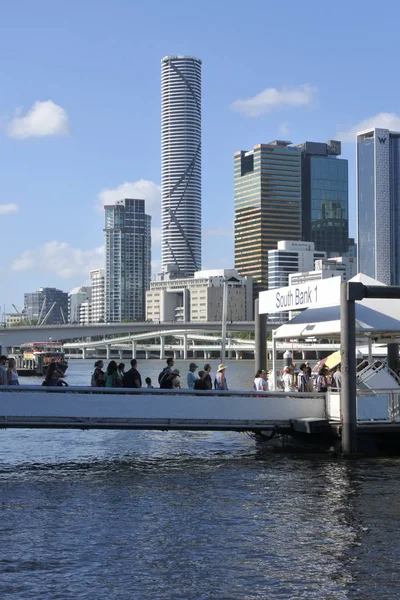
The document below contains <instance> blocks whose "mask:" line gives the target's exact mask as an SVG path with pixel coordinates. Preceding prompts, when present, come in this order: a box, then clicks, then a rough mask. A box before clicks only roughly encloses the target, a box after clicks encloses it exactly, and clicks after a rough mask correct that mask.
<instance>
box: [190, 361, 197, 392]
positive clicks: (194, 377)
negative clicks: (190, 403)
mask: <svg viewBox="0 0 400 600" xmlns="http://www.w3.org/2000/svg"><path fill="white" fill-rule="evenodd" d="M197 368H198V365H196V363H193V362H192V363H190V365H189V372H188V374H187V384H188V388H189V390H194V385H195V383H196V381H197V379H198V377H197V375H196V373H195V371H196V369H197Z"/></svg>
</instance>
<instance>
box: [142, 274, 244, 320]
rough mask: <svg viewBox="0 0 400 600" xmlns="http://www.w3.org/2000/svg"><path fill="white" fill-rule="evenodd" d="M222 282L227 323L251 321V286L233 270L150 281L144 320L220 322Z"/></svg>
mask: <svg viewBox="0 0 400 600" xmlns="http://www.w3.org/2000/svg"><path fill="white" fill-rule="evenodd" d="M224 281H227V284H228V307H227V319H228V321H247V320H249V321H250V320H252V317H253V294H252V282H251V278H249V277H241V276H240V275H239V274H238V273H237V271H236V270H235V269H216V270H209V271H197V272H196V273H195V274H194V277H190V278H178V279H174V278H172V279H169V278H166V279H163V280H159V281H152V282H151V284H150V290H149V291H148V292H146V319H147V320H149V321H155V322H160V323H162V322H169V321H176V322H184V321H221V319H222V306H223V289H224Z"/></svg>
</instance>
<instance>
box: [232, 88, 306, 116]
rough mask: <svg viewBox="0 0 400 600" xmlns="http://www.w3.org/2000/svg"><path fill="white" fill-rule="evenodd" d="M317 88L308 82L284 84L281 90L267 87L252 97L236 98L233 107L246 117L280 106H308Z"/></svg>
mask: <svg viewBox="0 0 400 600" xmlns="http://www.w3.org/2000/svg"><path fill="white" fill-rule="evenodd" d="M315 92H316V88H315V87H313V86H310V85H307V84H304V85H300V86H298V87H294V86H287V87H286V86H284V87H283V88H282V89H281V90H277V89H276V88H267V89H265V90H264V91H262V92H260V93H259V94H257V95H256V96H253V97H252V98H247V99H246V100H236V101H235V102H233V104H232V105H231V109H232V110H234V111H236V112H240V113H242V114H243V115H245V116H246V117H260V116H261V115H264V114H266V113H268V112H270V111H271V110H274V109H278V108H293V107H296V106H307V105H309V104H311V103H312V101H313V99H314V94H315Z"/></svg>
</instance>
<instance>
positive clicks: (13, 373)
mask: <svg viewBox="0 0 400 600" xmlns="http://www.w3.org/2000/svg"><path fill="white" fill-rule="evenodd" d="M7 385H19V381H18V372H17V363H16V361H15V358H9V359H8V369H7Z"/></svg>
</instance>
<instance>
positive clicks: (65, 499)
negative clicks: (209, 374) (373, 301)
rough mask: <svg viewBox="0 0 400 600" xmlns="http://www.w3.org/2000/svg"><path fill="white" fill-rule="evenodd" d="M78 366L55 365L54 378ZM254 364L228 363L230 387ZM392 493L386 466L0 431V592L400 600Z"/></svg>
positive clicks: (227, 444) (157, 439) (399, 478)
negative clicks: (60, 367)
mask: <svg viewBox="0 0 400 600" xmlns="http://www.w3.org/2000/svg"><path fill="white" fill-rule="evenodd" d="M160 365H161V366H162V363H160V362H159V361H146V362H145V361H143V363H142V364H140V370H141V371H142V375H146V376H147V375H150V376H151V377H153V378H154V379H156V377H157V374H158V372H159V371H160ZM213 366H214V367H215V365H213ZM186 367H187V365H186V364H185V363H183V364H182V365H181V364H179V363H178V368H181V371H182V372H183V373H185V372H186ZM91 368H92V361H70V369H69V372H68V381H69V382H70V383H76V384H80V385H82V384H87V383H88V382H89V381H90V372H91ZM253 368H254V367H253V364H252V363H250V362H244V361H237V362H235V361H232V362H230V363H229V377H230V379H229V381H230V382H231V387H241V388H242V389H246V386H247V387H251V382H252V377H253ZM27 382H28V381H27ZM399 495H400V461H399V459H390V460H389V459H374V460H362V461H355V462H352V461H350V462H346V461H341V460H333V459H332V458H330V457H325V456H324V457H315V456H314V457H306V456H296V455H289V456H288V455H281V454H279V455H278V454H275V453H274V452H272V451H271V450H268V449H266V448H265V446H264V445H262V444H256V443H255V442H254V441H253V440H252V439H251V438H249V437H248V436H247V435H245V434H237V433H218V432H215V433H206V432H169V433H167V432H126V431H125V432H124V431H116V432H111V431H74V430H71V431H69V430H61V431H50V430H32V431H30V430H20V431H19V430H12V431H7V430H6V431H4V430H3V431H0V510H1V512H0V514H1V517H2V519H1V522H2V527H1V529H0V547H1V549H2V552H1V554H0V598H1V599H3V598H8V597H12V598H13V599H16V600H22V599H24V600H25V599H29V598H32V599H35V600H37V599H38V598H45V599H47V598H51V599H71V600H72V599H80V598H84V599H90V600H92V599H96V600H103V599H104V600H106V599H107V600H110V599H116V600H117V599H118V600H125V599H126V600H128V599H129V600H131V599H132V598H134V599H136V598H138V599H147V598H149V599H150V598H151V599H152V600H153V599H160V600H163V599H185V600H186V599H192V598H193V599H196V600H197V599H203V598H204V599H238V600H239V599H240V600H242V599H253V598H260V599H261V598H262V599H273V600H274V599H282V600H290V599H300V598H304V599H306V600H310V599H316V600H317V599H318V600H325V599H326V600H344V599H354V600H362V599H371V600H372V599H374V600H375V599H377V598H378V599H386V598H387V599H394V598H400V586H399V583H398V581H399V577H398V575H397V567H398V564H399V562H400V561H399V558H400V557H399V549H398V543H397V537H398V533H397V532H398V529H399V518H400V515H399V513H400V508H399V503H398V497H399Z"/></svg>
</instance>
